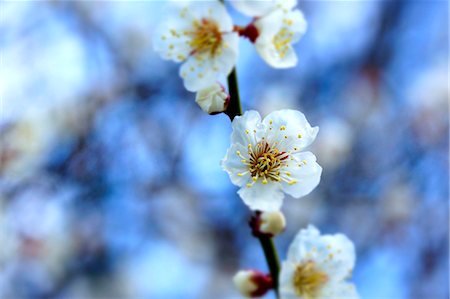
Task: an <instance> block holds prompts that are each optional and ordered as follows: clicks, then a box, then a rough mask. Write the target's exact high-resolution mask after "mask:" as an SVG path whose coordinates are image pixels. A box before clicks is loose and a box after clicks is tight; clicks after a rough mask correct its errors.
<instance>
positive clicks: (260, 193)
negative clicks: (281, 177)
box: [238, 180, 284, 212]
mask: <svg viewBox="0 0 450 299" xmlns="http://www.w3.org/2000/svg"><path fill="white" fill-rule="evenodd" d="M238 194H239V196H240V197H241V198H242V200H243V201H244V203H245V204H246V205H247V206H248V207H249V208H250V209H252V210H258V211H263V212H269V211H278V210H279V209H280V207H281V204H282V203H283V198H284V194H283V192H282V191H281V188H280V184H279V183H275V182H269V183H268V184H265V185H264V184H262V183H261V180H258V181H257V182H255V183H254V184H253V186H252V187H246V186H244V187H242V188H241V189H240V190H239V191H238Z"/></svg>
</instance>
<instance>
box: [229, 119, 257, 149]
mask: <svg viewBox="0 0 450 299" xmlns="http://www.w3.org/2000/svg"><path fill="white" fill-rule="evenodd" d="M231 126H232V127H233V133H232V134H231V143H238V144H241V145H243V146H247V145H248V144H249V143H251V144H255V143H257V142H255V141H256V140H257V139H258V138H257V136H256V135H258V127H260V126H261V116H260V115H259V113H258V112H257V111H255V110H248V111H245V112H244V114H243V115H242V116H236V117H235V118H234V119H233V122H232V124H231ZM255 131H256V132H255ZM258 136H259V135H258ZM246 152H247V150H246Z"/></svg>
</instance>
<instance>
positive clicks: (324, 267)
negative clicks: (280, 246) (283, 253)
mask: <svg viewBox="0 0 450 299" xmlns="http://www.w3.org/2000/svg"><path fill="white" fill-rule="evenodd" d="M355 259H356V258H355V248H354V246H353V243H352V242H351V241H350V240H349V239H348V238H347V237H346V236H345V235H343V234H336V235H320V232H319V230H318V229H317V228H315V227H314V226H312V225H310V226H308V228H307V229H303V230H301V231H300V232H299V233H298V234H297V236H296V237H295V239H294V242H292V244H291V246H290V247H289V251H288V256H287V260H286V261H284V262H283V263H282V266H281V272H280V278H279V291H280V297H281V299H294V298H303V299H310V298H317V299H319V298H345V299H357V298H359V296H358V293H357V292H356V288H355V286H354V285H353V284H352V283H349V282H346V281H345V279H346V278H347V277H349V276H350V275H351V271H352V270H353V267H354V265H355Z"/></svg>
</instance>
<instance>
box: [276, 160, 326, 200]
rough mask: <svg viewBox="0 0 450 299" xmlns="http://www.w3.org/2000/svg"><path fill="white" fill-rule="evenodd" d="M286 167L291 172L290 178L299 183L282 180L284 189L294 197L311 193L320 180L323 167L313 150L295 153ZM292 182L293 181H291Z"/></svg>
mask: <svg viewBox="0 0 450 299" xmlns="http://www.w3.org/2000/svg"><path fill="white" fill-rule="evenodd" d="M292 158H293V159H294V160H290V161H289V163H288V166H287V167H286V168H285V169H286V170H287V171H289V172H290V173H291V176H290V178H291V179H292V180H294V181H296V182H297V183H295V184H289V183H287V182H285V181H283V182H282V186H283V191H284V192H286V193H287V194H289V195H291V196H292V197H295V198H299V197H302V196H305V195H307V194H309V193H310V192H311V191H312V190H314V188H316V187H317V185H318V184H319V182H320V176H321V174H322V167H320V165H319V164H317V162H316V156H314V154H313V153H311V152H303V153H298V154H295V155H293V157H292ZM291 182H292V181H291Z"/></svg>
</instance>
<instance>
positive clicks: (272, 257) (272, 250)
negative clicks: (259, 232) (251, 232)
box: [258, 236, 280, 298]
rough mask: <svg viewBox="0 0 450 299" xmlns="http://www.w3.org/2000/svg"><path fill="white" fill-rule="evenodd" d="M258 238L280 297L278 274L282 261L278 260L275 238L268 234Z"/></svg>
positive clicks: (277, 294) (275, 289) (274, 287)
mask: <svg viewBox="0 0 450 299" xmlns="http://www.w3.org/2000/svg"><path fill="white" fill-rule="evenodd" d="M258 239H259V242H260V243H261V247H262V249H263V251H264V256H265V257H266V261H267V265H268V266H269V271H270V275H271V276H272V281H273V289H274V291H275V294H276V296H277V298H279V293H278V274H279V273H280V262H279V260H278V253H277V249H276V247H275V243H274V242H273V239H272V238H271V237H268V236H259V237H258Z"/></svg>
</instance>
